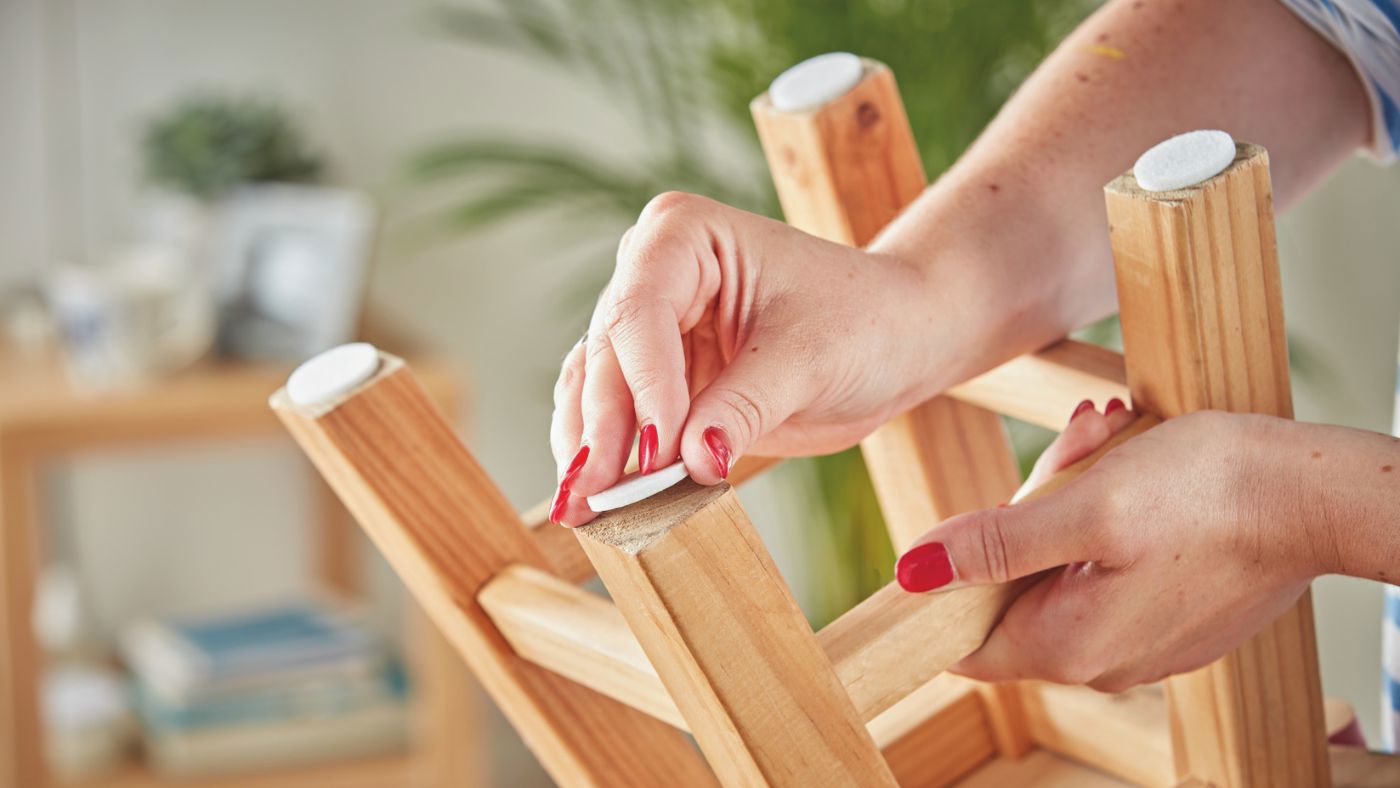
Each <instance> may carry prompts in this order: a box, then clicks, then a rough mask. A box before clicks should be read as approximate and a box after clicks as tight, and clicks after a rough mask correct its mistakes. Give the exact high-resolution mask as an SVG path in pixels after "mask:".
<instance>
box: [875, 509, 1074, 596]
mask: <svg viewBox="0 0 1400 788" xmlns="http://www.w3.org/2000/svg"><path fill="white" fill-rule="evenodd" d="M1084 486H1085V485H1083V484H1069V485H1066V486H1065V487H1064V488H1062V489H1060V490H1057V491H1056V492H1053V493H1050V494H1048V495H1046V496H1044V497H1042V498H1038V499H1036V500H1033V501H1029V502H1026V503H1021V504H1016V505H1014V506H1002V507H998V508H996V509H983V510H981V511H976V512H968V513H966V514H960V515H958V516H957V517H953V518H951V519H949V520H945V521H944V522H943V523H942V524H940V525H939V526H937V527H936V528H934V529H933V530H931V531H929V532H928V533H926V534H924V535H923V536H922V537H921V538H920V539H919V540H918V541H917V542H916V543H915V544H914V545H913V546H912V547H910V548H909V549H908V550H907V551H905V553H904V555H902V556H900V558H899V562H898V563H897V564H896V565H895V577H896V579H897V580H898V581H899V585H900V587H901V588H903V589H904V590H905V591H911V592H915V593H920V592H924V591H934V590H949V589H952V588H957V587H960V586H965V585H981V584H987V583H1005V582H1009V581H1011V580H1015V579H1017V578H1020V577H1026V576H1027V575H1033V574H1035V573H1036V572H1040V571H1043V570H1046V569H1051V568H1053V567H1057V566H1063V565H1065V564H1069V563H1073V562H1076V561H1088V560H1093V559H1094V557H1095V556H1094V555H1093V549H1094V540H1093V532H1094V528H1093V527H1092V523H1093V522H1094V518H1093V516H1092V515H1093V513H1092V511H1090V509H1089V507H1088V506H1087V505H1086V504H1087V501H1086V500H1084V499H1085V498H1086V497H1087V496H1085V495H1084V494H1083V493H1082V492H1081V490H1082V489H1083V488H1084Z"/></svg>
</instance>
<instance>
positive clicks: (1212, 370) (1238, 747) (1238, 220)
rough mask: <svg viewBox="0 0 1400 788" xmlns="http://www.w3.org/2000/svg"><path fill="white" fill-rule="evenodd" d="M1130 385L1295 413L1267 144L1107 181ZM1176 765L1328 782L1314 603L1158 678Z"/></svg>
mask: <svg viewBox="0 0 1400 788" xmlns="http://www.w3.org/2000/svg"><path fill="white" fill-rule="evenodd" d="M1106 196H1107V202H1108V217H1109V225H1110V239H1111V242H1112V246H1113V256H1114V262H1115V265H1116V268H1117V278H1118V301H1119V308H1120V309H1121V312H1122V323H1123V345H1124V356H1125V358H1126V361H1127V372H1128V386H1129V388H1130V389H1131V390H1132V393H1133V403H1134V406H1135V407H1136V408H1138V409H1139V410H1145V411H1147V412H1151V413H1156V414H1158V415H1161V416H1164V417H1170V416H1176V415H1179V414H1182V413H1186V412H1189V411H1194V410H1201V409H1206V408H1214V409H1220V410H1229V411H1236V412H1244V413H1262V414H1267V415H1272V416H1282V417H1285V418H1291V417H1292V415H1293V404H1292V398H1291V395H1290V392H1289V384H1288V351H1287V341H1286V338H1285V335H1284V326H1283V299H1282V295H1281V291H1280V285H1279V268H1278V251H1277V248H1276V245H1275V238H1274V221H1273V213H1272V193H1271V188H1270V183H1269V166H1268V155H1267V154H1266V153H1265V152H1264V150H1263V149H1262V148H1260V147H1258V146H1254V145H1246V144H1242V145H1240V146H1239V149H1238V151H1237V153H1236V157H1235V162H1234V163H1233V164H1232V165H1231V166H1230V167H1229V168H1228V169H1226V170H1225V172H1223V173H1221V174H1220V175H1218V176H1216V177H1214V178H1212V179H1210V180H1208V181H1206V182H1205V183H1204V184H1201V185H1199V186H1196V187H1192V188H1189V189H1183V190H1180V191H1175V192H1162V193H1149V192H1145V191H1143V190H1142V189H1140V188H1138V186H1137V183H1136V181H1135V180H1133V178H1132V175H1131V173H1129V174H1125V175H1123V176H1121V177H1119V178H1117V179H1115V180H1114V181H1113V182H1112V183H1110V184H1109V185H1108V187H1107V188H1106ZM1167 696H1168V701H1169V706H1170V723H1171V732H1172V744H1173V755H1174V758H1175V761H1176V767H1177V772H1178V776H1180V777H1182V778H1183V779H1184V778H1187V777H1192V778H1197V779H1199V780H1203V781H1206V782H1209V783H1211V784H1215V785H1221V786H1246V785H1271V786H1289V785H1298V786H1302V785H1313V786H1316V785H1324V786H1325V785H1328V784H1329V783H1330V777H1329V775H1328V761H1327V748H1326V739H1325V736H1324V725H1323V704H1322V690H1321V684H1320V681H1319V679H1318V664H1317V642H1316V636H1315V634H1314V632H1313V619H1312V604H1311V600H1310V597H1309V595H1308V594H1306V593H1305V594H1304V595H1303V597H1302V599H1300V600H1299V601H1298V604H1297V605H1295V606H1294V607H1293V608H1292V609H1291V610H1289V611H1288V612H1287V613H1285V614H1284V615H1283V616H1282V617H1280V618H1279V620H1278V621H1276V622H1274V623H1273V624H1272V625H1270V626H1269V627H1267V628H1266V629H1265V630H1264V631H1263V632H1261V633H1259V634H1258V635H1256V636H1255V637H1254V638H1252V639H1251V640H1249V641H1248V642H1247V643H1245V645H1244V646H1242V647H1241V648H1240V649H1239V650H1238V651H1236V652H1234V653H1232V654H1229V655H1226V656H1225V657H1223V658H1222V659H1220V660H1219V661H1218V662H1216V663H1214V664H1212V665H1210V666H1208V667H1206V668H1203V669H1201V670H1198V671H1196V672H1194V673H1190V674H1187V675H1184V676H1178V677H1176V678H1173V679H1171V680H1170V681H1168V683H1167Z"/></svg>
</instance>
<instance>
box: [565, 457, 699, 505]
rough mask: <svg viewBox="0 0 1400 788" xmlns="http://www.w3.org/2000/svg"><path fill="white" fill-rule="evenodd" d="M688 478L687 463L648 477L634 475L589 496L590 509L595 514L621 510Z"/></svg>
mask: <svg viewBox="0 0 1400 788" xmlns="http://www.w3.org/2000/svg"><path fill="white" fill-rule="evenodd" d="M685 477H686V473H685V463H683V462H678V463H676V464H674V465H668V466H666V467H665V468H662V469H661V470H659V471H652V472H651V473H648V474H646V475H642V474H640V473H634V474H632V475H631V476H628V477H627V478H626V479H623V480H622V481H620V482H618V483H617V484H614V485H613V486H611V487H609V488H608V489H606V490H604V491H602V492H600V493H598V494H596V495H590V496H588V508H589V509H592V510H593V511H595V512H606V511H609V510H611V509H621V508H622V507H624V506H627V505H629V504H634V503H636V502H637V501H640V500H643V499H646V498H650V497H651V496H653V495H656V494H657V493H659V492H661V491H662V490H664V489H666V488H667V487H672V486H675V485H676V484H677V483H678V482H680V480H681V479H684V478H685Z"/></svg>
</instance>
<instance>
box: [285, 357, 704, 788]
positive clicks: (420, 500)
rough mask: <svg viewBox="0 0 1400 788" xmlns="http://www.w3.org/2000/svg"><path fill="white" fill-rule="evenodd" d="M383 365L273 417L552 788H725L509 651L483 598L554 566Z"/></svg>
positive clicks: (628, 716)
mask: <svg viewBox="0 0 1400 788" xmlns="http://www.w3.org/2000/svg"><path fill="white" fill-rule="evenodd" d="M332 352H334V351H332ZM371 361H374V362H375V363H376V366H375V367H373V368H372V372H367V373H366V375H367V377H366V376H365V375H362V376H361V377H360V378H357V379H354V380H349V379H347V380H341V381H329V382H330V383H344V384H345V385H326V386H320V387H316V386H312V387H311V388H312V389H318V390H320V391H323V392H324V394H325V396H323V397H320V398H308V397H305V396H298V397H296V398H295V399H294V398H293V396H292V395H290V394H289V393H288V388H284V389H281V390H279V391H278V392H277V393H276V394H274V395H273V396H272V403H271V404H272V407H273V409H274V410H275V411H276V412H277V415H278V416H279V417H280V418H281V419H282V421H283V423H284V424H285V425H286V426H287V429H288V431H289V432H291V434H292V436H293V437H294V438H296V440H297V442H298V443H299V444H301V447H302V449H303V450H305V452H306V453H307V455H308V456H309V457H310V458H311V460H312V462H313V463H315V465H316V467H317V468H318V469H319V470H320V472H321V474H322V475H323V476H325V477H326V480H327V481H328V482H330V484H331V487H332V488H334V489H335V491H336V493H337V494H338V495H339V496H340V498H341V500H342V501H344V502H345V504H346V506H347V508H349V509H350V511H351V512H352V513H353V514H354V515H355V518H356V520H358V521H359V523H360V525H361V526H362V527H363V528H364V529H365V531H366V532H367V533H368V534H369V536H370V538H371V540H372V541H373V542H374V544H375V545H376V547H378V549H379V550H380V551H381V552H382V553H383V554H384V556H385V557H386V558H387V559H388V561H389V563H390V564H391V565H392V566H393V568H394V570H395V572H397V573H398V575H399V576H400V577H401V578H402V579H403V581H404V583H405V584H406V585H407V586H408V589H409V591H410V592H411V593H412V594H413V595H414V597H415V598H416V599H417V600H418V602H419V604H420V605H422V607H423V609H424V610H425V611H426V612H427V614H428V616H429V617H430V618H431V619H432V621H433V623H434V624H436V625H437V627H438V628H439V629H440V630H441V631H442V633H443V635H444V636H445V637H446V638H447V639H448V641H450V642H451V643H452V645H453V646H454V647H456V649H457V651H458V653H460V654H461V656H462V658H463V659H465V660H466V661H467V663H468V664H469V665H470V666H471V667H472V669H473V671H474V672H475V673H476V674H477V676H478V678H479V679H480V680H481V683H482V684H483V685H484V686H485V687H486V689H487V690H488V691H489V692H490V693H491V695H492V697H494V698H495V700H496V702H497V704H499V705H500V707H501V709H502V710H503V711H504V712H505V714H506V716H507V717H508V718H509V719H510V720H511V722H512V723H513V724H514V725H515V727H516V729H517V730H519V731H520V733H521V735H522V737H523V738H524V739H525V741H526V743H527V744H528V745H529V746H530V748H531V749H532V750H533V751H534V753H535V754H536V756H538V757H539V758H540V761H541V762H542V763H543V764H544V766H545V768H546V769H547V770H548V771H549V773H550V775H551V776H552V777H553V778H554V780H555V781H556V782H558V783H560V784H563V785H596V786H615V785H634V786H654V785H680V786H690V785H707V784H713V781H714V776H713V774H712V773H711V772H710V771H709V769H707V768H706V767H705V764H704V762H703V761H702V760H701V759H700V757H699V756H698V754H696V752H695V751H694V749H693V748H691V747H690V745H689V743H688V742H687V741H686V740H685V739H684V737H683V736H682V735H681V734H680V733H679V732H677V731H676V730H675V729H674V728H671V727H670V726H668V725H666V724H664V723H662V722H659V721H657V720H655V719H652V718H651V717H648V716H647V715H645V714H643V713H641V712H638V711H636V710H633V709H631V708H629V707H627V706H624V705H622V704H620V703H618V702H616V701H614V700H611V699H609V698H607V697H604V696H602V695H600V694H598V693H596V692H593V691H592V690H589V689H587V688H585V687H582V686H580V685H578V684H575V683H573V682H571V681H569V680H567V679H565V678H563V677H561V676H559V675H557V674H555V673H551V672H550V671H548V670H545V669H544V668H541V667H538V666H536V665H534V664H531V663H529V662H527V661H525V660H524V659H522V658H520V657H519V656H517V655H516V654H515V653H514V652H513V651H512V650H511V648H510V646H509V644H507V643H506V641H505V640H504V638H503V637H502V636H501V634H500V633H499V632H498V631H497V630H496V628H495V626H494V625H493V624H492V623H491V620H490V618H489V617H488V616H487V615H486V613H485V611H484V610H483V609H482V608H481V606H480V605H479V604H478V602H477V599H476V597H477V593H478V591H479V590H480V589H481V588H482V586H484V585H485V584H486V583H487V582H488V581H489V580H490V579H491V578H492V577H493V576H494V575H495V574H496V573H497V572H498V571H500V570H501V569H503V568H505V567H507V566H509V565H512V564H526V565H530V566H536V567H539V568H545V566H546V564H545V558H544V556H543V555H542V554H541V552H540V551H539V548H538V547H537V546H536V545H535V543H534V541H532V540H531V538H530V536H529V533H528V532H527V531H526V529H525V527H524V526H523V524H522V523H521V522H520V520H519V518H518V517H517V515H516V514H515V512H514V510H513V509H512V508H511V506H510V504H509V503H508V502H507V501H506V499H505V497H504V496H503V495H502V494H501V492H500V491H499V490H498V489H497V488H496V487H495V486H494V485H493V484H492V483H491V481H490V479H489V478H488V477H487V476H486V473H485V472H484V471H483V470H482V468H481V466H480V465H478V464H477V462H476V460H475V459H474V458H473V457H472V456H471V454H470V453H469V452H468V451H467V450H466V448H465V447H464V446H463V445H462V444H461V442H460V441H458V440H457V437H456V436H455V435H454V434H453V431H452V428H451V426H450V425H449V424H448V423H447V422H446V421H445V420H444V419H443V418H442V416H441V414H440V413H439V412H438V411H437V410H436V409H435V408H434V406H433V405H432V403H431V401H430V400H429V398H428V396H427V395H426V393H425V392H424V391H423V389H422V387H421V386H419V384H418V383H417V381H416V380H414V378H413V375H412V373H410V372H409V370H408V368H407V367H406V366H404V364H403V362H402V361H401V360H399V359H397V358H395V357H393V356H389V355H387V354H377V357H372V358H371ZM309 363H310V362H309ZM361 371H362V372H363V371H364V370H361ZM331 372H332V373H334V372H335V370H334V369H332V370H331ZM295 382H297V381H296V379H295V378H294V380H293V383H295ZM314 382H319V383H325V382H326V381H314ZM289 388H296V390H297V391H298V392H305V391H307V390H308V389H307V387H306V386H302V387H299V388H298V387H293V386H289Z"/></svg>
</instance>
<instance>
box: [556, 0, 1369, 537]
mask: <svg viewBox="0 0 1400 788" xmlns="http://www.w3.org/2000/svg"><path fill="white" fill-rule="evenodd" d="M1366 109H1367V108H1366V101H1365V96H1364V94H1363V92H1362V88H1361V85H1360V83H1359V79H1358V77H1357V76H1356V74H1355V73H1354V72H1353V70H1352V69H1351V67H1350V65H1349V64H1348V63H1347V62H1346V61H1345V60H1344V59H1343V57H1342V56H1341V55H1340V54H1338V53H1337V52H1336V51H1334V50H1333V49H1332V48H1331V46H1330V45H1329V44H1327V43H1326V42H1324V41H1323V39H1322V38H1321V37H1320V36H1318V35H1317V34H1315V33H1314V32H1313V31H1312V30H1310V29H1309V28H1307V27H1306V26H1305V25H1304V24H1303V23H1302V22H1300V21H1298V20H1297V19H1296V18H1295V17H1294V16H1293V14H1292V13H1291V12H1290V11H1288V10H1287V9H1286V8H1284V7H1283V6H1281V5H1279V4H1278V2H1276V0H1180V2H1163V1H1162V0H1118V1H1117V2H1112V3H1110V4H1109V5H1108V6H1107V7H1105V8H1104V9H1103V10H1101V11H1100V12H1099V13H1097V14H1095V15H1094V17H1093V18H1092V19H1090V20H1089V21H1088V22H1087V23H1085V24H1084V25H1083V26H1082V27H1081V28H1080V29H1079V30H1078V31H1076V32H1075V33H1074V34H1073V35H1072V36H1070V38H1069V39H1068V40H1067V41H1065V42H1064V44H1063V45H1061V47H1060V48H1059V50H1058V51H1057V52H1056V53H1055V54H1054V55H1052V56H1051V57H1050V58H1049V59H1048V60H1047V61H1046V62H1045V63H1044V64H1043V65H1042V66H1041V67H1040V69H1039V70H1037V71H1036V73H1035V74H1034V75H1033V76H1032V77H1031V78H1030V79H1029V80H1027V82H1026V84H1025V85H1024V86H1023V87H1022V89H1021V91H1020V92H1019V93H1018V94H1017V95H1016V96H1015V97H1014V98H1013V99H1012V100H1011V101H1010V102H1008V104H1007V106H1006V107H1005V109H1004V110H1003V111H1002V113H1001V115H1000V116H999V117H998V118H997V119H996V120H995V121H994V122H993V123H992V125H991V126H990V127H989V128H988V129H987V131H986V132H985V133H984V134H983V135H982V137H981V139H979V140H978V141H977V143H976V144H975V145H974V146H973V147H972V148H971V149H970V150H969V151H968V152H967V154H966V155H965V156H964V157H963V159H962V160H961V161H959V162H958V164H957V165H956V166H955V167H954V168H953V169H952V170H951V171H949V172H948V173H947V174H946V175H944V177H942V178H941V179H940V180H939V181H938V183H936V184H935V185H934V186H932V187H931V188H930V189H929V190H928V191H927V192H926V193H925V194H924V195H922V197H921V198H920V199H919V200H918V201H917V202H916V203H915V204H914V205H913V206H912V207H911V208H910V210H908V211H906V212H905V214H904V215H903V216H902V217H900V219H899V220H898V221H896V222H895V223H894V225H892V226H891V228H889V230H888V231H887V232H886V233H885V234H884V235H883V236H882V237H880V238H879V239H877V240H876V242H875V244H874V245H873V246H872V247H871V249H870V250H869V251H868V252H867V251H862V250H855V249H851V248H849V247H844V246H840V245H838V244H833V243H828V242H825V241H822V240H819V239H817V238H814V237H812V236H809V235H806V234H804V233H801V232H798V231H796V230H794V229H792V228H790V227H787V226H785V225H783V224H781V223H779V222H774V221H772V220H769V219H765V218H762V217H758V216H754V215H752V214H747V213H744V212H743V211H738V210H735V209H733V208H729V207H726V206H723V205H720V204H718V203H714V202H711V201H709V200H705V199H703V198H699V197H694V196H691V195H683V194H666V195H662V196H661V197H659V198H658V199H656V200H653V201H652V203H651V205H650V206H649V207H648V208H647V209H646V210H645V211H644V212H643V213H642V216H641V217H640V218H639V219H638V221H637V224H636V226H635V227H633V228H632V230H631V231H629V233H628V234H627V235H626V236H625V237H624V239H623V241H622V243H621V244H620V247H619V250H618V264H617V270H616V272H615V273H614V275H613V279H612V283H611V284H610V285H609V287H608V290H607V292H605V293H604V294H603V296H602V298H601V299H600V301H599V304H598V308H597V310H596V311H595V312H594V316H593V321H592V323H591V324H590V327H589V331H588V336H587V339H586V340H585V341H584V342H581V343H579V345H578V346H577V347H576V348H574V350H573V351H572V352H571V353H570V354H569V355H568V357H567V358H566V359H565V361H564V364H563V369H562V370H561V372H560V376H559V380H558V383H557V384H556V386H555V403H556V407H555V413H554V422H553V425H552V428H551V445H552V448H553V451H554V457H555V460H556V462H557V464H558V468H559V486H558V490H557V493H556V496H555V501H554V505H553V507H552V508H551V514H550V516H551V519H553V520H554V521H555V522H560V523H564V524H567V525H579V524H581V523H584V522H587V521H588V520H589V519H591V518H592V517H593V512H592V511H591V510H590V509H589V508H588V506H587V505H586V502H585V498H586V497H587V496H588V495H591V494H594V493H596V492H599V491H601V490H603V489H605V488H606V487H608V486H610V485H612V484H613V483H614V482H616V481H617V479H618V477H619V475H620V474H621V472H622V469H623V466H624V464H625V462H626V459H627V456H628V453H629V451H630V450H631V448H632V445H633V441H634V440H635V441H637V443H638V454H639V457H640V461H641V464H642V468H643V472H646V471H649V470H654V469H658V468H661V467H664V466H666V465H669V464H671V463H672V462H675V461H676V460H678V459H679V460H681V461H683V462H684V463H685V466H686V470H687V472H688V473H689V474H690V476H691V477H692V478H694V479H695V480H696V481H699V482H701V483H703V484H713V483H715V482H717V481H719V480H720V479H721V478H723V477H724V475H725V474H726V473H727V472H728V469H729V466H730V463H732V461H733V460H734V458H737V457H738V456H740V455H742V454H744V453H746V452H748V451H750V450H754V451H757V452H760V453H772V454H816V453H824V452H830V451H835V450H837V449H840V448H844V447H846V446H850V445H851V444H853V443H854V442H856V441H857V440H859V439H860V438H861V437H863V436H864V435H866V434H868V433H869V432H870V431H871V430H873V429H874V428H875V427H876V426H877V425H879V424H880V423H881V422H882V421H884V420H886V419H888V418H889V417H890V416H891V415H892V414H893V413H895V412H898V411H899V410H902V409H904V408H907V407H909V406H912V405H914V404H915V403H917V402H919V401H922V400H923V399H926V398H927V397H929V396H931V395H933V394H935V393H937V392H938V391H941V390H942V389H944V388H946V387H947V386H949V385H951V384H953V383H956V382H959V381H961V380H964V379H966V378H968V377H971V376H973V375H975V374H977V373H979V372H982V371H984V370H985V369H987V368H989V367H991V366H993V365H995V364H997V363H1000V362H1002V361H1005V360H1007V359H1009V358H1011V357H1012V356H1015V355H1017V354H1019V353H1023V352H1026V351H1029V350H1032V349H1034V348H1036V347H1039V346H1041V345H1044V344H1046V343H1048V342H1050V341H1051V340H1053V339H1055V338H1057V337H1060V336H1063V335H1064V334H1065V333H1066V332H1068V331H1069V330H1071V329H1073V328H1076V327H1078V326H1081V325H1083V324H1085V323H1088V322H1090V321H1092V320H1094V319H1096V318H1098V317H1101V316H1103V315H1105V314H1108V313H1109V312H1111V311H1112V310H1113V303H1114V288H1113V276H1112V273H1111V271H1112V267H1111V266H1110V264H1109V256H1108V244H1107V227H1106V226H1105V219H1104V207H1103V193H1102V189H1103V184H1104V183H1106V182H1107V181H1108V180H1109V179H1110V178H1112V177H1113V176H1114V175H1116V174H1118V173H1119V172H1121V171H1122V170H1124V169H1125V168H1127V167H1128V166H1130V165H1131V164H1132V162H1133V161H1134V159H1135V158H1136V157H1137V156H1138V155H1139V154H1140V153H1141V152H1142V151H1144V150H1146V149H1147V148H1148V147H1150V146H1151V145H1153V144H1155V143H1157V142H1158V141H1160V140H1162V139H1164V138H1166V137H1168V136H1171V135H1172V134H1175V133H1178V132H1182V131H1188V130H1191V129H1197V128H1212V127H1214V128H1223V129H1225V130H1227V131H1229V132H1231V133H1232V134H1234V135H1235V136H1236V137H1237V138H1240V139H1245V140H1249V141H1252V142H1258V143H1261V144H1263V145H1265V146H1267V147H1268V148H1269V150H1270V153H1271V159H1272V162H1273V165H1274V178H1275V189H1274V192H1275V194H1277V195H1278V196H1279V198H1280V200H1281V202H1283V203H1284V204H1287V203H1288V202H1290V201H1291V200H1293V199H1295V198H1296V197H1297V196H1298V195H1299V194H1300V193H1301V192H1302V191H1303V190H1304V189H1305V188H1306V187H1307V186H1308V185H1309V184H1311V183H1312V182H1314V181H1315V180H1317V179H1318V178H1319V177H1321V176H1322V175H1323V174H1324V173H1326V172H1327V171H1328V170H1329V169H1331V168H1332V167H1333V166H1335V165H1336V164H1337V163H1338V162H1339V161H1340V160H1341V159H1342V158H1343V157H1344V156H1346V155H1347V153H1348V152H1350V151H1352V150H1353V149H1355V148H1356V147H1357V146H1358V145H1361V144H1362V143H1364V142H1365V140H1366V135H1367V129H1368V123H1367V111H1366Z"/></svg>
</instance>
